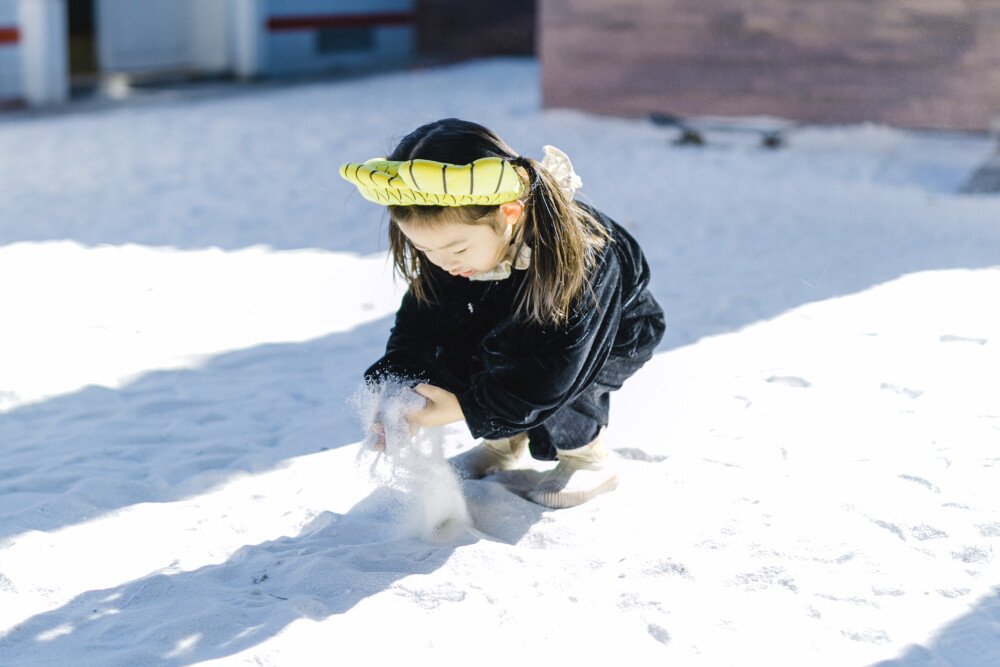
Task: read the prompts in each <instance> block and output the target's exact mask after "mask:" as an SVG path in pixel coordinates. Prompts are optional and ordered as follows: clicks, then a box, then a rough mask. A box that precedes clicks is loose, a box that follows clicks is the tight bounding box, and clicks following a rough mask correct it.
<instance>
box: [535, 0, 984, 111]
mask: <svg viewBox="0 0 1000 667" xmlns="http://www.w3.org/2000/svg"><path fill="white" fill-rule="evenodd" d="M538 1H539V3H540V6H539V10H540V11H539V38H540V39H539V56H540V58H541V62H542V73H543V74H542V76H543V84H542V85H543V98H544V102H545V105H546V106H549V107H572V108H578V109H584V110H589V111H593V112H597V113H606V114H614V115H625V116H637V115H645V114H649V113H669V114H675V115H679V116H693V115H758V114H766V115H774V116H780V117H784V118H791V119H796V120H802V121H805V122H821V123H855V122H862V121H873V122H879V123H888V124H892V125H898V126H905V127H923V128H940V129H962V130H985V129H988V128H989V126H990V124H991V122H993V123H995V122H996V119H998V118H1000V0H811V1H810V0H538Z"/></svg>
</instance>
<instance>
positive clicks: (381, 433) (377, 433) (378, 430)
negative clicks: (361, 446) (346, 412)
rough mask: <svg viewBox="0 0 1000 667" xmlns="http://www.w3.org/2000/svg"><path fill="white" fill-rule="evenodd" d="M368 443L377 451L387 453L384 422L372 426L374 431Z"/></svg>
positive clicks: (369, 435) (369, 436) (370, 434)
mask: <svg viewBox="0 0 1000 667" xmlns="http://www.w3.org/2000/svg"><path fill="white" fill-rule="evenodd" d="M368 442H369V444H370V446H371V448H372V449H374V450H375V451H377V452H384V451H385V427H384V426H382V422H375V424H374V425H373V426H372V430H371V432H370V433H369V434H368Z"/></svg>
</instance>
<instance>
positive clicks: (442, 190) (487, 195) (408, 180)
mask: <svg viewBox="0 0 1000 667" xmlns="http://www.w3.org/2000/svg"><path fill="white" fill-rule="evenodd" d="M340 175H341V176H342V177H343V178H344V179H345V180H347V181H349V182H351V183H353V184H354V185H355V186H356V187H357V188H358V190H359V191H360V192H361V195H362V196H363V197H364V198H365V199H367V200H369V201H373V202H375V203H376V204H383V205H386V206H393V205H394V206H470V205H473V204H479V205H484V206H495V205H498V204H506V203H507V202H511V201H514V200H515V199H520V197H521V195H522V194H524V182H523V181H521V178H520V176H518V174H517V172H516V171H515V170H514V166H513V165H512V164H511V163H510V162H508V161H507V160H504V159H503V158H498V157H487V158H482V159H479V160H476V161H475V162H472V163H471V164H462V165H458V164H447V163H444V162H435V161H433V160H407V161H405V162H398V161H392V160H386V159H383V158H375V159H373V160H368V161H367V162H364V163H354V162H352V163H348V164H345V165H343V166H342V167H341V168H340Z"/></svg>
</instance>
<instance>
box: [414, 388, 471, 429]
mask: <svg viewBox="0 0 1000 667" xmlns="http://www.w3.org/2000/svg"><path fill="white" fill-rule="evenodd" d="M414 391H416V392H417V393H418V394H420V395H421V396H423V397H424V398H426V399H427V405H426V407H424V408H422V409H420V410H414V411H413V412H411V413H409V414H408V415H406V419H407V421H409V422H410V423H411V424H416V425H417V426H423V427H430V426H443V425H445V424H451V423H454V422H460V421H465V413H463V412H462V406H461V405H459V403H458V397H457V396H455V394H453V393H451V392H450V391H448V390H447V389H441V388H440V387H435V386H434V385H430V384H418V385H417V386H416V387H414Z"/></svg>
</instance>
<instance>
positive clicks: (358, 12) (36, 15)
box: [0, 0, 416, 105]
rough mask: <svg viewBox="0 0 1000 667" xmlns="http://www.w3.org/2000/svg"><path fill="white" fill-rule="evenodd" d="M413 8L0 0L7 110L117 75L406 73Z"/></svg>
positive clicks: (376, 2)
mask: <svg viewBox="0 0 1000 667" xmlns="http://www.w3.org/2000/svg"><path fill="white" fill-rule="evenodd" d="M415 2H416V0H0V104H8V105H9V104H19V103H24V104H28V105H46V104H57V103H59V102H61V101H64V100H65V99H66V98H67V97H68V94H69V90H70V86H71V84H72V82H73V81H74V80H81V79H101V78H104V77H108V76H110V75H115V74H124V75H130V76H135V77H138V76H157V75H164V74H187V75H198V74H227V73H231V74H236V75H238V76H241V77H256V76H288V75H298V74H309V73H315V72H322V71H330V70H338V69H355V68H371V67H378V66H383V65H403V64H407V63H408V62H410V60H411V59H412V58H413V55H414V49H415V41H416V40H415V25H416V11H415Z"/></svg>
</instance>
